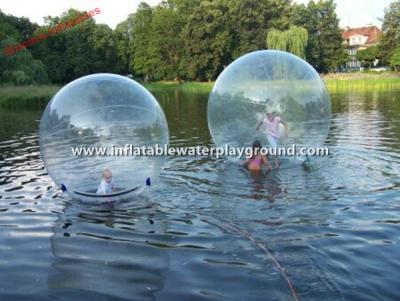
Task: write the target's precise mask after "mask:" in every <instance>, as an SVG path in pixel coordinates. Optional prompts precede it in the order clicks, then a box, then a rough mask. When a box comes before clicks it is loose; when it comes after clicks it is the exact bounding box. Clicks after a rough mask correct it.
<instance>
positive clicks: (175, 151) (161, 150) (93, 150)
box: [71, 144, 329, 158]
mask: <svg viewBox="0 0 400 301" xmlns="http://www.w3.org/2000/svg"><path fill="white" fill-rule="evenodd" d="M71 151H72V155H74V156H82V157H106V156H108V157H111V156H210V157H216V158H220V157H227V156H228V157H236V158H250V157H252V156H253V155H256V154H260V155H265V156H268V155H272V156H328V155H329V148H327V147H303V146H302V147H300V146H297V145H295V144H292V145H290V146H287V147H262V148H259V149H256V150H255V149H253V148H252V147H231V146H228V145H226V146H225V147H206V146H190V147H171V146H169V145H167V144H165V145H158V144H156V145H154V146H135V145H133V144H126V145H124V146H116V145H109V146H89V147H84V146H76V147H71Z"/></svg>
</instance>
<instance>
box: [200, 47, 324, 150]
mask: <svg viewBox="0 0 400 301" xmlns="http://www.w3.org/2000/svg"><path fill="white" fill-rule="evenodd" d="M267 113H269V114H271V115H273V116H274V118H276V117H278V118H279V119H280V120H281V121H282V122H279V126H278V131H275V132H278V133H277V135H276V136H277V137H276V138H277V139H276V142H277V144H278V146H284V147H285V146H286V147H287V146H291V145H293V144H294V145H296V146H298V147H316V146H320V145H321V144H323V142H324V140H325V138H326V136H327V133H328V130H329V126H330V116H331V104H330V99H329V94H328V92H327V90H326V87H325V85H324V83H323V81H322V80H321V78H320V76H319V75H318V73H317V72H316V71H315V70H314V68H313V67H312V66H311V65H309V64H308V63H307V62H305V61H304V60H302V59H300V58H299V57H297V56H295V55H292V54H289V53H287V52H283V51H274V50H262V51H255V52H251V53H248V54H246V55H244V56H242V57H240V58H238V59H237V60H235V61H234V62H233V63H231V64H230V65H229V66H228V67H227V68H226V69H225V70H224V71H223V72H222V73H221V74H220V75H219V77H218V79H217V81H216V83H215V85H214V87H213V89H212V91H211V93H210V96H209V101H208V125H209V129H210V132H211V136H212V138H213V140H214V142H215V144H216V145H217V146H218V147H225V146H226V145H229V146H232V147H250V146H251V145H252V142H253V141H255V140H259V141H260V142H261V144H262V145H263V146H266V147H268V146H269V145H270V144H271V143H269V140H268V135H267V134H268V131H269V129H268V123H267V122H265V120H266V118H267ZM279 119H278V120H279ZM259 123H261V126H260V127H259V129H258V130H256V128H257V125H258V124H259ZM285 123H286V124H287V127H288V131H287V137H286V131H285V125H284V124H285Z"/></svg>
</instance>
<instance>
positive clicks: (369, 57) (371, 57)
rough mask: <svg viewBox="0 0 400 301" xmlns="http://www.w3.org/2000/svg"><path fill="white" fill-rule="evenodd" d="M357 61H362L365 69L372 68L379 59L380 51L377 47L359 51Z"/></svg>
mask: <svg viewBox="0 0 400 301" xmlns="http://www.w3.org/2000/svg"><path fill="white" fill-rule="evenodd" d="M356 58H357V60H359V61H361V62H362V64H363V66H364V67H367V68H371V67H372V64H373V63H374V61H375V60H376V59H378V58H379V49H378V47H377V46H371V47H368V48H366V49H363V50H359V51H357V54H356Z"/></svg>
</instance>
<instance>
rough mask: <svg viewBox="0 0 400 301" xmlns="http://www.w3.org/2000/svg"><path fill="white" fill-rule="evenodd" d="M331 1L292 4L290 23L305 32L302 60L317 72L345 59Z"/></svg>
mask: <svg viewBox="0 0 400 301" xmlns="http://www.w3.org/2000/svg"><path fill="white" fill-rule="evenodd" d="M335 8H336V5H335V3H334V2H333V0H319V1H318V2H315V1H313V0H311V1H310V2H308V4H307V6H305V5H303V4H301V5H297V4H296V5H293V10H292V22H293V23H294V24H295V25H298V26H301V27H303V28H305V29H306V30H307V32H308V44H307V48H306V59H307V61H308V62H309V63H310V64H311V65H313V66H314V68H316V69H317V70H318V71H319V72H329V71H335V70H337V69H338V68H339V67H340V66H341V65H343V64H344V63H345V61H346V57H347V55H346V54H345V51H344V48H343V45H342V37H341V30H340V28H339V20H338V18H337V15H336V12H335Z"/></svg>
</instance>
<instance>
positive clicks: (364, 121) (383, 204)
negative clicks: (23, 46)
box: [0, 91, 400, 301]
mask: <svg viewBox="0 0 400 301" xmlns="http://www.w3.org/2000/svg"><path fill="white" fill-rule="evenodd" d="M157 98H158V99H159V100H160V102H161V104H162V107H163V108H164V111H165V113H166V116H167V119H168V122H169V128H170V135H171V144H172V145H174V146H194V145H211V144H212V142H211V139H210V135H209V132H208V128H207V118H206V107H207V95H206V94H183V93H181V92H178V91H172V92H168V93H162V94H159V95H157ZM399 113H400V92H394V91H391V92H368V93H360V92H346V93H341V94H334V95H332V114H333V115H332V124H331V129H330V132H329V136H328V138H327V141H326V144H327V145H328V146H329V148H330V152H331V155H330V156H329V157H326V158H324V159H322V160H316V161H315V162H314V163H313V164H314V168H313V170H312V171H310V172H307V171H304V170H303V169H302V168H301V167H294V168H282V169H280V170H278V171H274V172H272V173H270V174H268V175H267V176H266V177H264V178H253V177H250V176H249V175H248V174H247V173H246V172H245V171H243V170H242V169H240V168H239V167H238V166H235V165H232V164H230V163H228V162H225V161H224V160H222V159H219V160H216V159H211V158H203V157H185V158H178V157H175V158H169V159H168V160H167V163H166V166H165V170H164V171H163V173H162V181H161V183H160V185H159V186H157V187H155V186H154V187H153V186H152V188H151V190H148V191H147V192H146V193H144V194H143V195H142V196H140V197H139V198H138V199H136V200H132V201H131V202H127V203H123V204H119V205H117V206H114V207H112V206H108V205H105V206H100V205H97V206H94V205H85V204H81V203H78V202H75V201H71V200H70V199H69V198H68V196H66V195H62V194H61V193H60V191H59V190H58V189H57V187H55V186H54V184H53V182H52V181H51V179H50V178H49V176H48V175H47V173H46V171H45V170H44V167H43V162H42V161H41V159H40V153H39V147H38V123H39V119H40V115H41V111H39V110H18V111H17V110H6V109H1V110H0V156H1V157H0V271H1V272H0V299H1V300H89V299H90V300H245V301H250V300H294V299H295V297H294V295H296V296H298V299H300V300H363V301H365V300H399V299H400V289H399V283H398V279H399V278H400V240H399V238H400V177H399V175H400V153H399V147H400V118H399V117H398V116H399ZM291 286H292V287H293V290H291Z"/></svg>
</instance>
